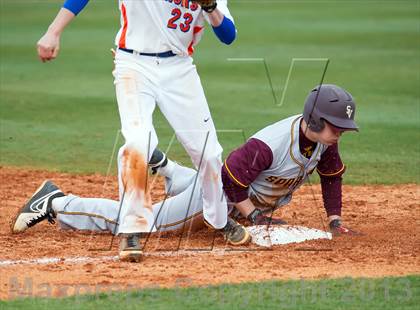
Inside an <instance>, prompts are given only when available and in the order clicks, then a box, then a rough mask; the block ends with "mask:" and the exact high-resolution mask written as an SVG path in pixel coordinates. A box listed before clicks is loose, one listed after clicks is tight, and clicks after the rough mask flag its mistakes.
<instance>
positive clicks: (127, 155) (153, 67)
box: [114, 51, 227, 233]
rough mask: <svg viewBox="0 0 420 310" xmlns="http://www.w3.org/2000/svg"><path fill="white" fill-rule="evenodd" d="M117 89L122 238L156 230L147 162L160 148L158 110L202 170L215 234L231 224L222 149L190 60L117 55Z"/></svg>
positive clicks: (206, 204) (207, 213) (205, 208)
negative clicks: (155, 115)
mask: <svg viewBox="0 0 420 310" xmlns="http://www.w3.org/2000/svg"><path fill="white" fill-rule="evenodd" d="M114 77H115V87H116V94H117V101H118V108H119V113H120V119H121V128H122V134H123V136H124V138H125V144H124V145H123V146H122V147H121V149H120V151H119V154H118V170H119V185H120V200H122V206H121V214H120V218H121V224H120V225H119V229H118V233H133V232H148V231H151V230H152V229H153V220H154V218H153V210H152V206H151V202H150V198H149V197H148V195H147V194H146V193H147V188H146V186H147V185H146V181H145V179H146V175H147V173H146V171H147V162H148V160H149V158H150V156H151V154H152V151H153V150H154V149H155V147H156V146H157V143H158V141H157V140H158V139H157V135H156V133H155V129H154V127H153V119H152V116H153V111H154V109H155V106H156V104H157V105H158V106H159V109H160V110H161V112H162V114H163V115H164V116H165V118H166V119H167V121H168V122H169V124H170V125H171V127H172V128H173V129H174V131H175V134H176V136H177V138H178V140H179V141H180V143H181V144H182V145H183V146H184V148H185V150H186V151H187V153H188V154H189V155H190V157H191V160H192V162H193V164H194V166H195V167H196V168H197V169H198V170H199V183H200V184H201V188H202V199H203V213H204V218H205V219H206V220H207V222H209V223H210V224H211V225H213V226H214V227H215V228H222V227H224V226H225V224H226V221H227V204H226V200H225V199H224V195H223V191H222V183H221V176H220V170H221V166H222V161H221V154H222V147H221V146H220V144H219V142H218V140H217V134H216V130H215V127H214V123H213V120H212V118H211V115H210V110H209V108H208V105H207V101H206V98H205V95H204V91H203V88H202V86H201V82H200V78H199V76H198V74H197V71H196V68H195V65H194V64H193V60H192V58H191V57H181V56H175V57H169V58H156V57H149V56H140V55H135V54H130V53H126V52H123V51H118V52H117V54H116V58H115V70H114Z"/></svg>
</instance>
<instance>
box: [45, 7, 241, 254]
mask: <svg viewBox="0 0 420 310" xmlns="http://www.w3.org/2000/svg"><path fill="white" fill-rule="evenodd" d="M87 2H88V0H67V1H66V2H65V3H64V6H63V8H62V9H61V10H60V11H59V13H58V15H57V17H56V18H55V20H54V21H53V22H52V24H51V25H50V26H49V28H48V31H47V32H46V33H45V35H44V36H43V37H42V38H41V39H40V40H39V42H38V55H39V58H40V59H41V60H42V61H48V60H52V59H54V58H56V57H57V55H58V52H59V41H60V36H61V33H62V32H63V30H64V28H65V27H66V26H67V25H68V24H69V23H70V22H71V21H72V20H73V19H74V17H75V16H76V15H77V14H78V13H79V12H80V11H81V10H82V9H83V8H84V7H85V5H86V4H87ZM119 9H120V11H121V29H120V30H119V32H118V34H117V36H116V39H115V44H116V46H117V52H116V56H115V70H114V72H113V74H114V77H115V82H114V84H115V88H116V96H117V101H118V109H119V114H120V119H121V128H122V134H123V136H124V138H125V144H124V145H123V146H122V147H121V149H120V150H119V153H118V173H119V191H120V200H121V212H120V218H119V226H118V233H119V234H121V235H122V236H123V238H122V243H121V250H120V258H121V259H122V260H130V261H137V260H139V258H140V256H141V248H140V242H139V236H140V233H142V232H149V231H153V229H154V225H153V221H154V216H153V210H152V209H153V208H152V205H151V200H150V195H149V192H148V188H147V163H148V161H149V160H150V159H151V156H152V153H153V152H152V151H151V150H154V149H155V148H156V146H157V144H158V139H157V135H156V132H155V129H154V127H153V119H152V114H153V111H154V109H155V106H156V104H157V105H158V106H159V108H160V110H161V112H162V113H163V115H164V116H165V117H166V119H167V120H168V122H169V124H170V125H171V126H172V128H173V129H174V131H175V133H176V135H177V138H178V140H179V141H180V142H181V143H182V145H183V146H184V148H185V149H186V151H187V153H188V154H189V155H190V157H191V159H192V162H193V164H194V165H195V167H196V168H197V169H198V171H199V180H200V184H201V188H202V193H203V195H202V200H203V201H202V203H203V214H204V220H205V222H206V223H207V224H208V225H210V226H211V227H213V228H215V229H218V230H220V231H221V232H222V233H223V234H224V235H225V236H226V237H227V238H228V241H230V242H231V243H232V244H243V243H246V242H248V241H249V234H248V233H247V231H246V230H245V229H244V227H242V226H241V225H239V224H237V223H236V222H235V221H233V220H231V219H228V217H227V202H226V200H225V199H224V195H223V190H222V185H221V184H222V183H221V173H220V171H221V167H222V161H221V153H222V147H221V146H220V144H219V142H218V139H217V135H216V130H215V127H214V123H213V120H212V118H211V114H210V111H209V108H208V104H207V101H206V98H205V95H204V91H203V88H202V85H201V82H200V78H199V76H198V74H197V71H196V68H195V65H194V64H193V59H192V58H191V55H192V54H193V52H194V46H196V45H197V43H198V42H199V41H200V38H201V36H202V34H203V30H204V26H205V21H207V22H208V23H209V24H210V25H211V26H212V28H213V31H214V33H215V34H216V36H217V37H218V38H219V39H220V41H222V42H223V43H226V44H230V43H232V42H233V41H234V39H235V37H236V28H235V25H234V21H233V18H232V16H231V14H230V12H229V10H228V7H227V1H223V0H217V1H216V0H195V1H189V0H155V1H143V0H139V1H132V0H131V1H130V0H119Z"/></svg>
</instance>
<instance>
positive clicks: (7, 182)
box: [0, 167, 420, 299]
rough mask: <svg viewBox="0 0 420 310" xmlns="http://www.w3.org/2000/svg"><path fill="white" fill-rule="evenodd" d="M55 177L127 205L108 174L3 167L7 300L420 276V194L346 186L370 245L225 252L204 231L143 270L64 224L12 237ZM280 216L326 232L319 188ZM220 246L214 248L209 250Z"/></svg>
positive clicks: (363, 240)
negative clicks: (31, 200)
mask: <svg viewBox="0 0 420 310" xmlns="http://www.w3.org/2000/svg"><path fill="white" fill-rule="evenodd" d="M46 178H49V179H52V180H53V181H54V182H56V183H57V184H58V185H59V186H60V187H61V188H62V189H63V190H64V191H65V192H66V193H70V192H71V193H73V194H76V195H79V196H86V197H107V198H112V199H117V198H118V192H117V182H116V178H114V177H112V178H109V179H108V180H106V178H105V177H104V176H101V175H70V174H63V173H53V172H44V171H34V170H23V169H15V168H10V167H1V168H0V179H1V188H0V201H1V205H0V211H1V218H0V224H1V225H0V298H1V299H8V298H14V297H17V296H21V295H22V294H27V295H31V296H32V295H40V296H46V295H47V296H57V297H60V296H67V295H71V294H77V293H92V292H97V291H98V290H99V291H108V290H122V289H128V288H134V287H136V288H137V287H138V288H140V287H174V286H189V285H209V284H219V283H239V282H245V281H247V282H250V281H262V280H272V279H299V278H310V279H315V278H335V277H346V276H350V277H362V276H363V277H381V276H397V275H408V274H419V273H420V260H419V258H418V256H419V253H420V244H419V240H420V239H419V233H420V228H419V225H418V220H419V218H420V198H419V196H420V195H419V193H420V186H419V185H415V184H407V185H396V186H382V185H378V186H344V195H343V196H344V197H343V200H344V208H343V217H344V219H345V221H346V223H348V224H349V225H350V226H351V227H352V228H354V229H356V230H358V231H361V232H363V233H365V235H364V236H358V237H339V238H335V239H334V240H332V241H329V240H322V241H310V242H306V243H301V244H294V245H286V246H277V247H274V248H272V249H271V250H268V251H267V250H263V249H260V248H257V247H255V246H251V247H243V248H240V250H239V251H237V250H236V249H235V250H234V251H232V250H229V248H227V249H226V247H225V244H224V242H223V239H222V238H221V237H219V236H216V237H215V238H214V236H215V235H214V234H213V233H212V232H210V231H208V230H207V229H203V230H201V231H199V232H197V233H196V234H195V235H193V236H191V237H190V238H189V239H188V242H186V241H185V239H183V240H181V243H180V245H181V247H180V249H181V251H176V249H177V248H178V244H179V242H180V236H179V235H175V234H166V235H163V236H161V238H160V239H159V238H157V237H151V239H150V242H149V243H148V245H147V248H146V256H145V258H144V261H143V262H142V263H140V264H132V263H121V262H118V261H117V260H116V258H115V256H116V255H117V253H118V243H119V242H118V239H115V240H114V243H113V246H112V247H111V249H109V245H110V242H111V240H112V236H111V235H109V234H105V233H104V234H90V233H86V232H64V231H60V230H58V228H57V225H56V226H51V225H49V224H48V223H41V224H39V225H38V226H36V227H34V228H32V229H30V230H29V231H27V232H25V233H24V234H20V235H12V234H11V233H10V228H9V222H10V219H11V218H12V217H13V215H14V214H15V213H16V211H17V210H18V209H19V208H20V207H21V205H22V204H23V203H24V201H25V199H26V198H27V197H29V196H30V195H31V194H32V192H33V191H34V190H35V189H36V188H37V187H38V186H39V184H40V183H41V182H42V181H43V180H44V179H46ZM105 181H106V183H105ZM104 184H105V185H104ZM162 195H163V184H162V182H161V181H159V182H157V185H156V187H155V188H154V189H153V192H152V197H153V200H154V201H156V200H158V199H159V197H162ZM277 215H281V216H282V217H283V218H284V219H285V220H286V221H288V222H289V223H290V224H296V225H303V226H307V227H311V228H319V229H324V225H325V223H323V221H325V215H324V211H323V207H322V197H321V194H320V187H319V186H312V187H310V186H304V187H303V188H302V189H301V190H299V191H298V192H297V193H296V194H295V198H294V200H293V202H292V203H291V204H290V205H289V206H287V207H285V208H284V209H283V210H281V211H279V212H278V214H277ZM416 224H417V225H416ZM213 240H214V248H213V250H211V251H209V250H210V249H211V246H212V243H213ZM194 249H195V250H194ZM196 249H201V250H200V251H197V250H196ZM203 249H207V250H204V251H203ZM47 258H48V259H47ZM19 260H22V261H19Z"/></svg>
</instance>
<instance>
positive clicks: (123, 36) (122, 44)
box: [118, 3, 128, 48]
mask: <svg viewBox="0 0 420 310" xmlns="http://www.w3.org/2000/svg"><path fill="white" fill-rule="evenodd" d="M121 13H122V17H123V21H124V25H123V30H122V32H121V37H120V41H119V42H118V47H120V48H126V43H125V40H126V36H127V27H128V20H127V10H126V9H125V5H124V3H123V4H122V5H121Z"/></svg>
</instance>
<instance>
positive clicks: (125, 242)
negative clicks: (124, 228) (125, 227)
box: [119, 233, 143, 262]
mask: <svg viewBox="0 0 420 310" xmlns="http://www.w3.org/2000/svg"><path fill="white" fill-rule="evenodd" d="M140 236H141V234H139V233H137V234H122V239H121V243H120V253H119V257H120V260H121V261H123V262H139V261H140V260H141V257H142V254H143V251H142V249H141V245H140Z"/></svg>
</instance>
